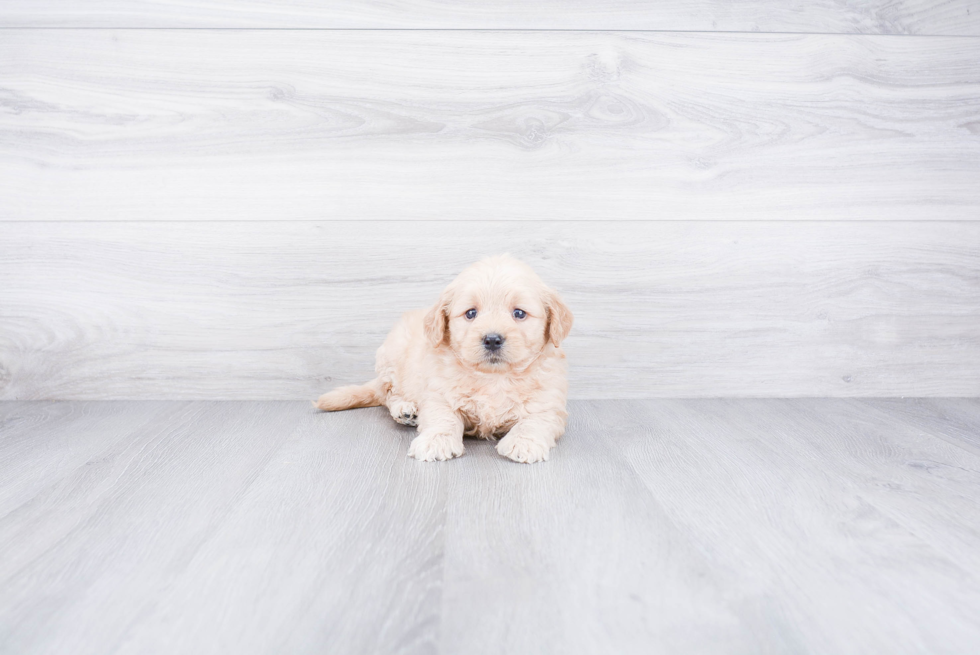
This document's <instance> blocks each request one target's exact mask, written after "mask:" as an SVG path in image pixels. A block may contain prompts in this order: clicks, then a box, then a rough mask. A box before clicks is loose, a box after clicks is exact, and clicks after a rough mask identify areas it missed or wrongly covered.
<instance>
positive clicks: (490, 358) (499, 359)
mask: <svg viewBox="0 0 980 655" xmlns="http://www.w3.org/2000/svg"><path fill="white" fill-rule="evenodd" d="M483 363H484V364H489V365H491V366H497V365H499V364H506V363H507V358H505V357H504V356H503V355H501V354H500V353H486V354H485V355H483Z"/></svg>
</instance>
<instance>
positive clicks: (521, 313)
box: [514, 309, 527, 321]
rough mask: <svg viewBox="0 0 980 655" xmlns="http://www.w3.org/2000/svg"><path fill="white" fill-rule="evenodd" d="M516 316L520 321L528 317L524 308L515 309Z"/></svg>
mask: <svg viewBox="0 0 980 655" xmlns="http://www.w3.org/2000/svg"><path fill="white" fill-rule="evenodd" d="M514 318H516V319H517V320H518V321H522V320H524V319H525V318H527V312H526V311H524V310H523V309H515V310H514Z"/></svg>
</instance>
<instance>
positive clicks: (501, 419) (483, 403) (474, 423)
mask: <svg viewBox="0 0 980 655" xmlns="http://www.w3.org/2000/svg"><path fill="white" fill-rule="evenodd" d="M459 412H460V414H461V415H462V417H463V422H464V423H465V425H466V433H467V434H468V435H476V436H480V437H484V438H486V437H491V436H493V435H495V434H502V433H505V432H507V431H508V430H510V429H511V428H512V427H514V424H515V423H517V422H518V421H519V420H521V418H523V417H524V414H525V412H524V407H523V403H521V402H520V399H518V398H515V397H513V396H511V395H510V394H506V393H496V394H490V393H486V392H483V393H478V394H475V395H473V396H469V397H467V398H465V399H463V402H462V403H461V405H460V407H459Z"/></svg>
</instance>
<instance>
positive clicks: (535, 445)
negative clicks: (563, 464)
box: [497, 431, 551, 464]
mask: <svg viewBox="0 0 980 655" xmlns="http://www.w3.org/2000/svg"><path fill="white" fill-rule="evenodd" d="M497 452H498V453H500V454H501V455H503V456H504V457H506V458H507V459H512V460H514V461H515V462H521V463H522V464H533V463H534V462H546V461H548V457H549V456H550V455H551V445H549V444H548V442H547V441H545V440H544V439H536V438H535V437H532V436H529V435H527V434H515V433H514V432H513V431H512V432H511V433H510V434H508V435H507V436H506V437H504V438H503V439H501V440H500V442H499V443H498V444H497Z"/></svg>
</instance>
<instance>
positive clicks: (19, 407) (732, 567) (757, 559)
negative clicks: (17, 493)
mask: <svg viewBox="0 0 980 655" xmlns="http://www.w3.org/2000/svg"><path fill="white" fill-rule="evenodd" d="M877 402H878V401H868V402H864V401H853V400H832V399H821V400H650V401H589V402H585V401H579V402H573V403H572V404H571V406H570V423H569V429H568V432H567V433H566V435H565V436H564V437H563V439H562V440H561V441H560V442H559V445H558V447H557V448H556V449H555V451H554V453H553V457H552V460H551V461H550V462H547V463H544V464H539V465H533V466H527V465H519V464H514V463H512V462H509V461H506V460H504V459H502V458H500V457H499V456H497V455H496V454H495V452H494V451H493V445H492V444H490V443H486V442H479V441H475V440H467V442H466V446H467V453H466V454H465V455H464V456H463V457H462V458H461V459H459V460H455V461H452V462H449V463H441V464H427V463H422V462H417V461H415V460H411V459H408V458H407V457H406V456H405V455H406V452H407V449H408V443H409V440H410V438H411V435H412V434H413V432H412V431H411V430H410V429H407V428H404V427H401V426H398V425H396V424H394V423H393V422H392V421H391V420H390V418H389V417H388V416H387V415H386V412H384V410H382V409H376V408H375V409H368V410H357V411H352V412H344V413H337V414H321V413H316V412H314V410H312V408H311V407H310V406H309V404H308V403H305V402H295V403H282V402H249V403H228V402H198V403H147V402H131V403H125V402H122V403H118V402H117V403H72V404H58V403H0V413H2V415H3V416H4V417H6V418H7V419H9V420H11V421H13V422H14V423H16V424H17V425H20V426H23V427H24V428H25V430H26V432H25V434H32V436H33V438H32V439H30V443H33V444H35V446H36V447H37V448H38V449H39V457H38V459H37V460H36V461H35V464H34V466H33V473H34V478H35V479H36V480H38V482H39V484H38V486H37V488H36V489H35V490H34V492H32V494H29V495H26V496H24V497H22V498H21V499H20V501H19V503H18V504H17V505H16V507H14V508H12V509H11V510H10V511H7V512H5V513H2V514H0V545H2V546H3V549H4V553H5V556H4V557H3V558H0V651H3V652H16V653H18V654H20V655H40V654H47V653H52V654H53V653H64V652H66V651H71V652H72V653H78V654H79V655H88V654H98V655H112V654H122V653H141V654H154V653H167V654H168V655H170V654H175V653H193V654H195V655H197V654H202V653H203V654H209V653H227V652H234V653H238V654H241V655H252V654H260V653H282V652H289V653H323V652H331V653H359V652H370V653H378V654H379V655H383V654H387V653H436V654H437V653H473V654H482V653H500V652H518V651H519V652H534V653H541V654H542V655H551V654H559V653H560V654H562V655H577V654H579V653H583V654H584V653H589V654H592V653H597V652H609V653H623V654H628V655H631V654H633V653H636V654H641V653H642V654H647V653H678V652H683V653H725V654H727V653H732V654H735V653H739V654H742V653H744V654H746V655H747V654H750V653H751V654H754V653H763V652H775V653H780V652H793V653H828V652H834V653H838V652H875V653H896V654H905V653H923V652H928V653H964V652H970V651H971V650H972V647H973V645H975V644H976V643H977V642H978V640H980V619H978V617H980V558H977V557H976V556H975V553H977V552H980V531H978V530H977V529H976V526H977V525H980V473H978V471H980V453H976V452H973V451H971V450H969V449H963V448H958V447H956V446H953V445H951V442H950V440H949V437H950V436H951V435H949V434H946V432H945V431H944V428H943V424H942V423H941V422H933V423H932V430H933V432H932V433H929V434H924V433H922V432H921V431H920V429H919V428H918V427H916V426H915V425H914V424H912V423H909V422H908V421H907V420H906V419H905V417H906V416H909V415H911V416H915V415H916V414H918V413H920V412H919V410H918V409H916V407H921V403H920V401H914V402H913V401H904V400H903V401H898V400H895V401H887V402H886V405H887V407H882V408H877V407H872V405H874V404H875V403H877ZM929 402H935V404H937V405H942V404H943V403H945V402H946V401H944V400H940V401H929ZM957 406H958V407H959V408H960V409H961V410H962V412H961V419H962V420H966V421H972V422H973V423H974V424H976V423H977V422H980V404H976V403H973V404H972V405H969V404H963V403H959V402H957ZM971 407H972V410H973V411H972V412H971V411H970V409H971ZM46 412H48V413H50V417H45V413H46ZM149 416H153V417H154V418H153V419H151V420H149V421H147V420H146V418H147V417H149ZM72 417H74V419H77V420H78V421H79V423H80V428H81V429H82V431H83V432H84V433H86V434H89V435H96V434H97V433H98V426H99V425H100V423H101V424H104V426H105V428H106V429H105V433H104V434H105V437H106V438H104V439H101V440H100V439H94V438H87V439H84V440H83V441H82V442H81V443H78V444H74V443H71V442H70V441H69V440H60V441H58V443H57V445H53V444H47V443H45V442H46V437H47V435H48V434H50V432H49V429H48V427H47V426H50V425H61V426H64V427H67V426H70V425H71V423H72V421H73V420H74V419H73V418H72ZM82 423H84V427H81V424H82ZM127 424H128V426H129V427H128V428H127V427H126V426H127ZM30 426H34V430H33V432H32V431H31V428H30ZM123 435H127V436H123ZM952 436H954V438H955V435H952ZM7 440H8V436H7V433H5V432H0V449H6V448H7V447H8V445H9V444H8V443H7ZM58 449H66V450H65V454H66V459H65V461H71V462H72V463H71V465H70V466H67V467H66V466H65V465H64V462H62V461H60V460H56V459H52V458H51V457H50V456H49V454H48V453H50V452H54V451H57V450H58ZM69 451H70V452H69ZM83 454H84V456H82V455H83ZM923 462H928V463H929V466H921V464H922V463H923ZM4 466H5V460H4V459H3V458H0V494H5V495H9V494H6V492H7V485H8V484H9V478H7V477H6V476H5V475H4V474H3V473H4V471H5V469H4V468H3V467H4ZM10 553H13V554H14V555H15V556H14V557H11V556H9V554H10Z"/></svg>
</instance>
